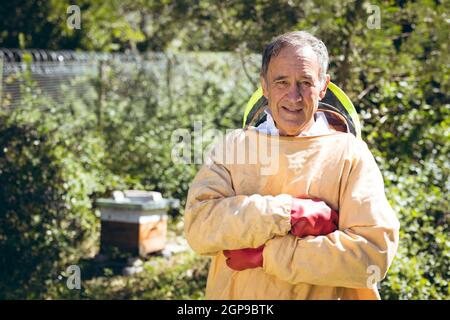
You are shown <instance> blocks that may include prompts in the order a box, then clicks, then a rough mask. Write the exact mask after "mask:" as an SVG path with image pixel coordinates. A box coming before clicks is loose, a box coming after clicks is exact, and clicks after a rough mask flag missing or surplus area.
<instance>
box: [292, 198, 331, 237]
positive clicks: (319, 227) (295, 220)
mask: <svg viewBox="0 0 450 320" xmlns="http://www.w3.org/2000/svg"><path fill="white" fill-rule="evenodd" d="M338 219H339V218H338V214H337V212H336V211H334V210H333V209H331V208H330V207H328V206H327V204H326V203H325V202H323V201H321V200H320V199H304V198H303V199H298V198H295V199H293V201H292V208H291V233H292V234H293V235H294V236H296V237H299V238H302V237H306V236H320V235H326V234H329V233H331V232H333V231H335V230H336V229H337V228H338Z"/></svg>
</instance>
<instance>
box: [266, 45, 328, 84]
mask: <svg viewBox="0 0 450 320" xmlns="http://www.w3.org/2000/svg"><path fill="white" fill-rule="evenodd" d="M275 67H276V69H275V70H279V71H277V72H276V71H275V70H274V68H275ZM292 70H295V73H296V78H297V76H298V75H297V74H298V73H299V74H300V76H298V78H310V79H311V80H313V79H314V74H315V73H316V72H315V71H316V70H317V76H318V77H319V73H320V66H319V63H318V59H317V55H316V54H315V52H314V51H313V50H312V48H310V47H304V48H292V47H286V48H283V49H282V50H281V51H280V52H279V53H278V55H277V56H275V57H274V58H273V59H272V60H271V61H270V63H269V70H268V75H269V78H270V76H276V78H277V79H278V78H279V77H280V76H281V75H284V76H286V75H287V74H292Z"/></svg>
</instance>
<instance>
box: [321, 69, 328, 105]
mask: <svg viewBox="0 0 450 320" xmlns="http://www.w3.org/2000/svg"><path fill="white" fill-rule="evenodd" d="M329 83H330V75H329V74H326V75H325V81H324V84H323V87H322V89H321V90H320V93H319V98H320V100H322V99H323V97H325V94H326V93H327V87H328V84H329Z"/></svg>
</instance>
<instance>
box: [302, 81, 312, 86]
mask: <svg viewBox="0 0 450 320" xmlns="http://www.w3.org/2000/svg"><path fill="white" fill-rule="evenodd" d="M302 84H304V85H306V86H308V87H310V86H312V82H311V81H307V80H305V81H302Z"/></svg>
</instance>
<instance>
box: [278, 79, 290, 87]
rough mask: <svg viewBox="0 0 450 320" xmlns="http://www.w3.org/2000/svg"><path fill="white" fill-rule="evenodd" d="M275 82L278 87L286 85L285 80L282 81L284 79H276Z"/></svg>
mask: <svg viewBox="0 0 450 320" xmlns="http://www.w3.org/2000/svg"><path fill="white" fill-rule="evenodd" d="M275 84H276V85H277V86H278V87H286V86H287V85H288V83H287V81H284V80H280V81H277V82H275Z"/></svg>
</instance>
